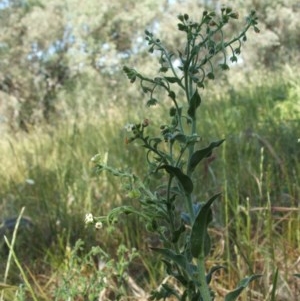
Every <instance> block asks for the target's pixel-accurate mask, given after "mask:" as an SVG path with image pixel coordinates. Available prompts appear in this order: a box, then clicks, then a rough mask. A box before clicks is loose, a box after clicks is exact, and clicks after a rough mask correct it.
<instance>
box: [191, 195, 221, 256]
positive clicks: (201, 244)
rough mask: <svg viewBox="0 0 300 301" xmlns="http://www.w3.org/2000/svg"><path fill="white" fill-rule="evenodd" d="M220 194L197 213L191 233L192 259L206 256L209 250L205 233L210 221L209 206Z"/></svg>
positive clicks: (210, 212)
mask: <svg viewBox="0 0 300 301" xmlns="http://www.w3.org/2000/svg"><path fill="white" fill-rule="evenodd" d="M219 196H220V193H218V194H216V195H214V196H213V197H211V198H210V199H209V200H208V201H207V202H206V203H205V204H204V205H203V206H202V207H201V209H200V211H199V212H198V214H197V216H196V219H195V221H194V224H193V226H192V233H191V253H192V255H193V256H194V257H199V256H200V255H201V256H206V255H208V252H209V250H210V238H209V235H208V232H207V227H208V224H209V223H210V222H211V221H212V211H211V208H210V206H211V205H212V203H213V202H214V201H215V199H216V198H218V197H219Z"/></svg>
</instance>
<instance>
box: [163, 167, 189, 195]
mask: <svg viewBox="0 0 300 301" xmlns="http://www.w3.org/2000/svg"><path fill="white" fill-rule="evenodd" d="M161 168H163V169H165V170H166V172H168V173H169V174H171V175H172V176H175V177H176V178H177V180H178V181H179V183H180V184H181V185H182V187H183V189H184V191H185V193H187V194H191V193H192V192H193V189H194V185H193V182H192V180H191V179H190V177H189V176H187V175H186V174H184V173H183V172H182V171H181V170H180V168H178V167H174V166H171V165H162V166H161V167H160V169H161Z"/></svg>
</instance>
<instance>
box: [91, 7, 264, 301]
mask: <svg viewBox="0 0 300 301" xmlns="http://www.w3.org/2000/svg"><path fill="white" fill-rule="evenodd" d="M238 17H239V15H238V14H237V13H236V12H234V11H233V10H232V9H231V8H229V7H224V8H222V9H221V13H220V14H216V13H215V12H208V11H204V12H203V14H202V17H201V18H200V20H199V21H193V20H191V18H190V17H189V15H187V14H183V15H179V16H178V20H179V23H178V30H179V31H180V32H182V34H184V35H185V47H184V50H178V52H177V54H175V53H173V52H170V51H168V50H167V49H166V48H165V46H164V43H163V42H162V41H160V40H159V39H158V38H156V37H154V35H153V34H152V33H151V32H149V31H147V30H146V31H145V34H146V41H147V42H148V45H149V52H150V53H156V54H157V57H158V64H159V70H160V73H159V75H158V76H157V77H155V78H150V77H148V76H145V75H143V74H142V73H140V72H138V71H137V70H135V69H132V68H129V67H127V66H125V67H124V69H123V70H124V72H125V74H126V75H127V77H128V79H129V80H130V82H131V83H135V82H138V83H139V85H140V88H141V89H142V91H143V92H144V93H145V94H147V95H148V96H149V97H148V101H147V103H146V104H147V106H149V107H151V106H153V105H156V104H157V103H158V102H159V100H158V99H157V98H156V96H155V95H156V92H157V88H160V90H161V89H162V90H164V91H165V92H166V93H167V95H168V97H169V98H170V99H171V101H172V106H171V107H170V109H169V116H168V118H167V119H166V120H167V121H164V122H163V123H162V124H161V126H160V129H159V134H158V135H157V136H154V137H151V136H149V135H148V134H147V128H148V127H149V126H150V125H149V120H148V119H145V120H144V121H143V122H140V123H132V124H128V125H127V126H126V128H127V130H128V131H129V132H130V135H129V136H128V137H127V138H126V143H131V142H132V141H139V142H140V144H141V145H142V146H143V148H144V149H145V152H146V160H145V161H146V164H147V166H148V170H149V174H148V177H147V178H148V179H149V177H150V176H151V175H158V174H164V176H165V177H164V179H166V181H165V182H164V183H160V185H159V186H157V187H155V188H154V189H153V188H150V186H149V185H148V182H145V181H143V180H142V179H140V178H139V177H138V176H136V175H135V174H134V173H129V172H126V171H122V170H118V169H115V168H113V167H111V166H108V165H107V164H106V163H105V162H103V161H102V158H101V156H100V155H97V156H95V157H94V158H93V159H92V160H93V162H94V164H95V170H96V172H97V173H99V174H100V173H101V172H102V171H108V172H111V173H112V174H114V175H115V176H118V177H121V178H124V179H126V183H127V185H126V187H127V189H128V196H130V197H132V198H135V199H138V200H139V203H140V208H135V207H133V206H121V207H118V208H114V209H113V210H112V211H111V212H110V213H109V214H108V215H107V216H105V217H93V216H92V215H88V216H87V221H88V222H89V223H95V225H96V226H97V227H98V228H99V227H101V226H102V223H108V224H110V223H112V222H114V221H115V220H116V219H117V218H118V216H119V215H120V214H123V213H125V214H136V215H137V216H139V217H140V219H141V220H142V221H143V223H144V224H145V225H146V229H147V230H148V231H151V232H154V233H155V234H156V235H157V237H158V238H159V239H160V241H161V247H151V250H152V252H153V253H156V254H159V255H160V256H161V257H162V261H163V263H164V264H165V268H166V269H165V271H166V274H168V275H169V276H170V277H171V278H173V279H175V280H176V281H177V283H179V284H180V286H177V285H176V287H175V286H174V285H172V283H162V285H160V286H159V288H158V289H156V290H153V291H152V292H151V296H150V300H160V299H163V300H166V299H167V298H168V297H171V296H172V297H173V298H175V299H177V300H182V301H183V300H190V301H198V300H199V301H200V300H201V301H211V300H213V299H214V293H213V291H212V290H211V288H210V281H211V279H212V274H213V273H214V272H215V271H217V270H219V269H221V268H223V267H222V266H215V267H213V268H212V269H211V270H210V271H207V270H206V266H205V262H206V258H207V257H208V256H209V253H210V248H211V243H210V236H209V233H208V226H209V224H210V222H211V221H212V218H213V215H212V210H211V206H212V204H213V203H214V202H215V201H216V200H217V199H218V197H219V195H220V194H219V193H217V194H215V195H213V196H211V197H210V198H209V199H208V200H206V201H201V200H198V199H197V196H196V195H194V193H193V192H194V185H195V179H194V176H193V174H194V171H195V170H196V168H197V166H198V165H199V163H200V162H201V161H202V160H203V159H205V158H207V157H209V156H211V154H212V152H213V150H214V149H215V148H217V147H219V146H220V145H221V144H222V143H223V142H224V139H220V140H218V141H214V142H211V143H210V144H209V145H207V146H206V147H204V148H199V141H200V138H201V137H200V136H199V134H198V133H197V111H198V110H199V108H200V105H201V102H202V98H201V89H203V88H204V87H205V84H206V80H213V79H214V78H215V74H216V68H221V69H222V70H227V69H229V61H230V62H232V63H234V62H236V61H237V59H238V56H239V54H240V53H241V48H242V45H243V42H245V41H246V39H247V37H246V33H247V32H248V30H249V29H250V28H253V29H254V31H255V32H259V29H258V27H257V16H256V14H255V12H254V11H251V13H250V14H249V16H248V17H247V18H246V23H245V25H244V26H243V27H242V28H241V31H240V32H239V34H237V36H235V37H233V38H231V39H228V40H227V39H225V35H224V30H225V28H226V25H227V24H228V23H229V22H230V21H232V20H235V19H237V18H238ZM216 56H220V57H221V60H220V61H219V63H218V64H217V65H216V63H214V62H215V61H216V60H213V58H215V57H216ZM176 62H177V63H176ZM178 62H179V66H178ZM182 92H183V93H182ZM182 95H184V96H183V97H182ZM152 186H153V185H152ZM257 277H260V276H259V275H252V276H250V277H247V278H245V279H244V280H243V281H241V283H240V284H239V285H238V287H237V288H236V289H235V290H234V291H232V292H230V293H228V294H227V295H226V297H225V300H226V301H233V300H236V299H237V298H238V296H239V294H240V293H241V291H242V290H243V289H244V288H245V287H246V286H247V285H248V284H249V283H250V282H251V281H252V280H254V279H256V278H257ZM179 287H180V288H179Z"/></svg>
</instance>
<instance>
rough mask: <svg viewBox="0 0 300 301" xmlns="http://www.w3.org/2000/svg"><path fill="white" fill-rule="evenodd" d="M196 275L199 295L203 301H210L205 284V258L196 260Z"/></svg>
mask: <svg viewBox="0 0 300 301" xmlns="http://www.w3.org/2000/svg"><path fill="white" fill-rule="evenodd" d="M197 265H198V273H199V281H200V288H199V289H200V293H201V297H202V300H203V301H212V297H211V294H210V290H209V287H208V284H207V282H206V271H205V258H204V257H200V258H199V259H198V264H197Z"/></svg>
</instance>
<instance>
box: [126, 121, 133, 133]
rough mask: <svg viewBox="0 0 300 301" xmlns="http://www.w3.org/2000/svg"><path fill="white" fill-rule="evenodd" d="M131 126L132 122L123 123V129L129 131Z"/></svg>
mask: <svg viewBox="0 0 300 301" xmlns="http://www.w3.org/2000/svg"><path fill="white" fill-rule="evenodd" d="M133 128H134V124H133V123H127V124H125V125H124V129H125V130H126V131H127V132H131V131H132V129H133Z"/></svg>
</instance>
